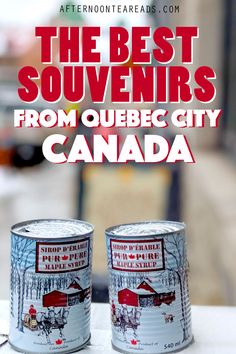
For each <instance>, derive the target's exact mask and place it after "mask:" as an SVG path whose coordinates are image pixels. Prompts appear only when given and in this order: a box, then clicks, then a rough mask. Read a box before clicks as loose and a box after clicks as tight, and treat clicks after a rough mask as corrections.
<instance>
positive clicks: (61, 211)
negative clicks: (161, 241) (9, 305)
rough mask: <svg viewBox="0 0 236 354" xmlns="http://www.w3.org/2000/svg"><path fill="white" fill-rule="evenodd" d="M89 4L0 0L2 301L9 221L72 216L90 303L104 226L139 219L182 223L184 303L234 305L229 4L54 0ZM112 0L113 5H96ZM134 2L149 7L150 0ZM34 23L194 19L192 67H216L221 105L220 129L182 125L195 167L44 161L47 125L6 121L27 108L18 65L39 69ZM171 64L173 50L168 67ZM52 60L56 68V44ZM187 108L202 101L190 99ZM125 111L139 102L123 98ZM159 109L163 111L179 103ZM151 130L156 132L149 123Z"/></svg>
mask: <svg viewBox="0 0 236 354" xmlns="http://www.w3.org/2000/svg"><path fill="white" fill-rule="evenodd" d="M89 3H90V1H86V2H85V1H84V0H83V1H82V0H81V1H79V0H74V2H72V1H67V2H63V1H62V0H48V1H47V2H45V3H44V5H43V4H42V1H40V0H34V1H31V0H22V1H20V2H19V1H18V0H11V2H6V1H5V0H1V1H0V6H1V12H0V231H1V235H0V262H1V266H0V279H1V280H2V284H4V286H1V288H0V298H8V294H9V291H8V288H9V285H8V283H9V263H10V256H9V253H10V249H9V248H10V242H9V240H10V237H9V236H10V227H11V225H13V224H14V223H16V222H19V221H23V220H27V219H34V218H54V217H75V218H81V219H84V220H87V221H89V222H91V223H93V224H94V225H95V242H94V263H93V271H94V292H93V297H94V300H95V301H107V278H106V253H105V242H104V229H105V228H106V227H108V226H111V225H115V224H118V223H125V222H133V221H137V220H148V219H169V220H180V221H185V223H186V224H187V242H188V256H189V262H190V291H191V300H192V303H193V304H205V305H209V304H210V305H236V272H235V255H236V159H235V153H236V139H235V137H236V118H235V116H236V99H235V92H236V67H235V62H236V20H235V19H236V2H235V1H234V0H181V1H178V0H175V1H168V0H163V1H161V2H160V1H157V0H153V4H155V5H157V6H158V9H159V10H160V12H159V11H158V12H157V13H156V14H141V15H140V14H132V15H131V14H127V15H125V14H117V13H116V14H108V15H106V14H102V15H101V14H96V13H93V14H85V13H72V12H68V13H64V14H62V13H61V14H60V13H59V8H60V5H65V4H69V5H72V4H87V5H88V4H89ZM111 3H116V4H117V2H113V1H104V0H103V1H97V2H96V4H98V5H99V4H111ZM119 3H121V4H129V3H130V4H131V3H132V1H130V0H128V1H127V0H126V1H123V0H120V1H119ZM142 3H143V4H144V5H150V4H151V3H150V0H142ZM36 25H48V26H50V25H54V26H60V25H67V26H86V25H102V26H104V29H105V30H104V31H105V35H106V33H107V28H108V27H109V25H113V26H114V25H122V26H126V27H130V26H132V25H148V26H152V27H157V26H162V25H165V26H170V27H172V28H173V29H174V28H175V27H176V26H178V25H181V26H188V25H190V26H193V25H197V26H199V27H200V39H198V40H197V41H195V42H194V63H193V66H192V70H193V71H194V70H195V69H196V67H198V66H200V65H209V66H211V67H213V68H214V69H215V71H216V73H217V80H216V87H217V97H216V99H215V100H214V102H212V103H211V104H210V105H208V106H207V107H208V108H212V109H214V108H215V109H217V108H223V109H224V115H223V119H222V121H221V126H220V127H219V128H218V129H210V128H209V127H207V126H206V127H205V128H204V129H189V130H188V131H185V133H186V135H187V136H188V139H189V141H190V144H191V146H192V149H193V153H194V155H195V159H196V164H190V165H187V164H175V165H173V166H171V165H165V164H157V165H152V166H149V165H142V166H139V165H134V164H129V165H125V166H115V165H107V164H104V165H88V164H87V165H86V164H77V165H69V164H68V165H67V164H64V165H53V164H50V163H49V162H47V161H45V160H44V157H43V155H42V151H41V145H42V142H43V140H44V139H45V137H46V136H47V135H49V134H52V133H53V130H52V129H50V130H47V129H43V128H41V129H29V130H27V129H14V128H13V110H14V109H16V108H23V109H26V108H27V107H26V106H25V105H24V104H23V102H20V101H19V100H18V98H17V87H18V82H17V72H18V70H19V68H21V67H22V66H25V65H32V66H35V67H36V68H37V69H38V70H39V71H40V70H41V69H42V64H40V42H39V41H38V40H36V39H35V37H34V26H36ZM99 45H100V48H103V49H102V50H103V51H104V57H105V56H106V48H104V45H103V43H102V42H101V43H100V44H99ZM177 52H180V51H177ZM178 63H179V60H178V56H177V57H176V59H175V62H174V63H172V64H173V65H176V64H178ZM54 64H55V65H58V62H57V52H56V51H55V52H54ZM179 64H180V63H179ZM129 65H131V66H132V62H130V63H129ZM180 106H181V107H182V108H183V109H185V108H186V107H185V105H183V104H181V105H180ZM52 107H53V109H57V108H63V109H66V110H70V109H72V108H73V109H78V111H79V113H81V112H82V111H83V110H84V109H87V108H94V109H96V108H97V109H100V108H114V106H112V105H111V104H110V102H109V99H108V100H107V101H106V102H105V104H104V105H103V106H101V105H100V106H99V107H98V106H96V105H93V104H91V102H90V101H89V97H88V95H87V96H86V98H85V100H84V101H83V103H81V104H79V105H75V104H71V103H69V102H66V101H61V102H59V103H58V104H57V105H54V106H52ZM187 107H188V109H197V108H198V109H200V108H205V107H202V106H201V104H200V103H198V102H194V101H193V102H192V103H191V104H190V105H188V106H187ZM30 108H33V109H37V110H38V111H40V110H43V109H45V108H49V105H48V104H47V103H46V102H43V101H40V100H38V101H37V102H36V103H34V104H33V105H31V106H30ZM124 108H125V107H124ZM128 108H137V109H141V108H143V107H142V105H139V106H138V107H137V106H136V107H134V106H133V105H132V104H131V105H130V107H128ZM151 108H155V106H153V107H151ZM165 108H166V109H168V110H170V111H171V110H173V109H177V108H178V105H174V106H169V105H165ZM61 132H62V134H63V131H62V130H61ZM177 132H178V130H175V131H172V130H171V129H170V130H169V131H167V132H165V134H167V135H168V138H169V139H171V138H172V136H173V135H174V134H176V133H177ZM64 133H65V134H68V135H69V134H71V135H75V134H77V133H81V134H84V133H85V134H86V133H89V134H93V133H96V132H94V131H90V132H86V131H85V130H84V129H83V127H82V126H81V125H80V126H79V129H78V131H74V130H73V131H72V130H71V131H68V130H67V131H65V132H64ZM117 133H118V134H124V132H122V131H118V132H117ZM148 133H149V131H147V130H145V131H143V130H142V129H141V128H140V129H139V131H138V132H135V134H139V135H140V136H142V135H143V134H148ZM153 133H156V134H158V131H154V130H152V134H153ZM159 133H160V132H159ZM181 133H182V132H181ZM160 134H163V131H162V132H161V133H160Z"/></svg>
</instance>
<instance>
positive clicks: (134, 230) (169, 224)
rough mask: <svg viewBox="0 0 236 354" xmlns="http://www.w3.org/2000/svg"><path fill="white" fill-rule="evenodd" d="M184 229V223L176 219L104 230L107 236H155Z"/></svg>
mask: <svg viewBox="0 0 236 354" xmlns="http://www.w3.org/2000/svg"><path fill="white" fill-rule="evenodd" d="M184 229H185V224H184V223H182V222H177V221H167V220H160V221H159V220H158V221H155V220H151V221H143V222H137V223H130V224H122V225H117V226H113V227H110V228H108V229H107V230H106V235H108V236H122V237H124V236H127V237H139V236H157V235H167V234H172V233H173V232H176V231H181V230H184Z"/></svg>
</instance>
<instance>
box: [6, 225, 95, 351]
mask: <svg viewBox="0 0 236 354" xmlns="http://www.w3.org/2000/svg"><path fill="white" fill-rule="evenodd" d="M92 234H93V226H92V225H90V224H88V223H86V222H83V221H79V220H72V219H64V220H63V219H55V220H54V219H44V220H32V221H28V222H23V223H19V224H16V225H14V226H13V227H12V229H11V306H10V333H9V342H10V344H11V346H12V347H13V348H14V349H16V350H17V351H21V352H24V353H70V352H73V351H76V350H78V349H81V348H82V347H84V346H86V344H88V342H89V340H90V304H91V257H92Z"/></svg>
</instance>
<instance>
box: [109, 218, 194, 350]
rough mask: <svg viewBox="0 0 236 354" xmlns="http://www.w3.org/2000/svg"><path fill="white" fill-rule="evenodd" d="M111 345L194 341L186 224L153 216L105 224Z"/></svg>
mask: <svg viewBox="0 0 236 354" xmlns="http://www.w3.org/2000/svg"><path fill="white" fill-rule="evenodd" d="M106 242H107V256H108V267H109V297H110V305H111V325H112V345H113V348H114V349H116V350H118V351H120V352H122V353H137V352H141V353H144V354H145V353H146V354H151V353H168V352H174V351H178V350H181V349H183V348H185V347H186V346H188V345H189V344H190V343H191V342H192V338H193V337H192V330H191V308H190V302H189V292H188V279H187V264H188V263H187V256H186V241H185V225H184V224H183V223H178V222H170V221H151V222H140V223H134V224H126V225H118V226H115V227H111V228H109V229H107V230H106Z"/></svg>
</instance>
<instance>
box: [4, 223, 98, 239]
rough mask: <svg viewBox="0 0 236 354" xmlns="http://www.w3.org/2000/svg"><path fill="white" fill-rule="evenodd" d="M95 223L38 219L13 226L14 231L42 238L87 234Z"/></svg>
mask: <svg viewBox="0 0 236 354" xmlns="http://www.w3.org/2000/svg"><path fill="white" fill-rule="evenodd" d="M93 229H94V228H93V225H91V224H89V223H87V222H85V221H81V220H75V219H38V220H29V221H24V222H21V223H18V224H15V225H13V226H12V228H11V231H12V233H14V234H16V235H19V236H23V237H28V238H33V239H35V238H41V239H56V238H61V239H62V238H70V237H76V236H85V235H88V234H91V233H92V232H93Z"/></svg>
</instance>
